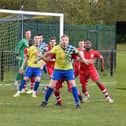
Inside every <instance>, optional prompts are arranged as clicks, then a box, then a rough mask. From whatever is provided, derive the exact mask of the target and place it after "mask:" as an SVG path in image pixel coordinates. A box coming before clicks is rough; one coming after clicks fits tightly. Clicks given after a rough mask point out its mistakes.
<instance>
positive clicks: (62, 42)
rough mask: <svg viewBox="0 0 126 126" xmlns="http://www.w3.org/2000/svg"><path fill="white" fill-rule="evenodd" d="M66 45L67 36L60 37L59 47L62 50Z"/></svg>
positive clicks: (67, 42)
mask: <svg viewBox="0 0 126 126" xmlns="http://www.w3.org/2000/svg"><path fill="white" fill-rule="evenodd" d="M68 44H69V37H68V36H67V35H63V36H61V39H60V45H61V46H62V47H63V48H66V47H67V45H68Z"/></svg>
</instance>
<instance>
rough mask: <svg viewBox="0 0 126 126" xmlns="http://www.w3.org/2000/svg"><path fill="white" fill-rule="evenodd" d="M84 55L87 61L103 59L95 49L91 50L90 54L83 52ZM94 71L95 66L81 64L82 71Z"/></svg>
mask: <svg viewBox="0 0 126 126" xmlns="http://www.w3.org/2000/svg"><path fill="white" fill-rule="evenodd" d="M83 54H84V57H85V59H95V58H100V57H101V54H100V53H99V52H97V51H96V50H93V49H91V50H90V51H89V52H87V51H86V50H83ZM92 69H95V66H94V64H89V65H86V64H85V63H82V62H80V71H83V70H92Z"/></svg>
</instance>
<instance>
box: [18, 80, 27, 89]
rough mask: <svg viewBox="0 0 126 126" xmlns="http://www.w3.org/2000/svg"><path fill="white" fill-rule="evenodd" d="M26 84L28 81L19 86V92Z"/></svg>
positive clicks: (23, 81)
mask: <svg viewBox="0 0 126 126" xmlns="http://www.w3.org/2000/svg"><path fill="white" fill-rule="evenodd" d="M25 84H26V80H22V81H21V83H20V85H19V91H21V90H22V88H23V87H24V85H25Z"/></svg>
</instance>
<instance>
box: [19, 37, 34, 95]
mask: <svg viewBox="0 0 126 126" xmlns="http://www.w3.org/2000/svg"><path fill="white" fill-rule="evenodd" d="M32 45H33V41H32V39H30V40H29V46H28V48H30V47H31V46H32ZM28 48H25V49H24V61H23V63H22V65H21V67H20V73H21V74H23V73H24V69H23V67H24V64H26V62H27V54H28ZM27 83H28V82H27ZM27 83H26V85H24V87H23V89H22V91H21V93H27V94H31V93H32V91H33V88H34V84H35V78H34V75H33V76H32V77H31V85H30V89H29V90H27V91H25V90H26V86H27Z"/></svg>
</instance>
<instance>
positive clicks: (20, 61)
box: [14, 30, 31, 89]
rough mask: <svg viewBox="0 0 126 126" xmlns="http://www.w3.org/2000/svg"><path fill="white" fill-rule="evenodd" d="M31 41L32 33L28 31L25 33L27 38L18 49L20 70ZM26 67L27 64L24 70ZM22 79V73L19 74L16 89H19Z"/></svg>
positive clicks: (17, 55) (20, 42) (19, 44)
mask: <svg viewBox="0 0 126 126" xmlns="http://www.w3.org/2000/svg"><path fill="white" fill-rule="evenodd" d="M30 39H31V31H30V30H27V31H26V32H25V38H23V39H22V40H21V41H19V43H18V45H17V47H16V59H17V60H18V68H20V67H21V65H22V62H23V60H24V49H25V48H27V47H28V45H29V40H30ZM26 65H27V63H26V64H25V65H24V70H25V68H26ZM22 79H23V74H20V72H18V73H17V75H16V79H15V82H14V86H15V87H16V89H17V87H18V81H19V80H22Z"/></svg>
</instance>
